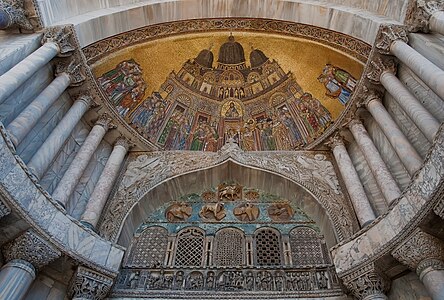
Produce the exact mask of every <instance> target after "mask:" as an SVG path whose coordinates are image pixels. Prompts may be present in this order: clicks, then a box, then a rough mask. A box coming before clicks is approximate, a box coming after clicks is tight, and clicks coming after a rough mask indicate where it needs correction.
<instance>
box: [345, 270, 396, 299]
mask: <svg viewBox="0 0 444 300" xmlns="http://www.w3.org/2000/svg"><path fill="white" fill-rule="evenodd" d="M343 281H344V285H345V286H346V287H347V288H348V289H349V290H350V292H352V293H353V295H355V297H357V298H358V299H359V300H370V299H373V298H376V297H378V298H377V299H381V298H382V299H387V298H386V296H385V292H386V291H387V290H388V289H389V287H390V281H389V280H388V278H387V276H385V274H384V273H383V272H382V271H380V269H379V268H378V267H376V266H375V265H374V264H369V265H366V266H364V267H362V269H360V270H359V271H356V272H354V273H351V274H349V275H347V276H345V277H344V278H343Z"/></svg>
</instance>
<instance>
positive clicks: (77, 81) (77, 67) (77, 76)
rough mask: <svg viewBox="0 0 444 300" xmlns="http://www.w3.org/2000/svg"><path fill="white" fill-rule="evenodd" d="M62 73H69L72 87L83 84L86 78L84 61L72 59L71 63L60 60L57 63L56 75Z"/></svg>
mask: <svg viewBox="0 0 444 300" xmlns="http://www.w3.org/2000/svg"><path fill="white" fill-rule="evenodd" d="M62 73H66V74H68V76H69V78H70V86H71V87H77V86H81V85H82V84H83V82H84V81H85V80H86V75H85V70H84V66H83V65H82V63H77V62H76V61H75V60H72V61H71V62H70V63H69V64H67V63H65V62H59V63H58V64H57V65H56V70H55V75H56V76H59V75H61V74H62Z"/></svg>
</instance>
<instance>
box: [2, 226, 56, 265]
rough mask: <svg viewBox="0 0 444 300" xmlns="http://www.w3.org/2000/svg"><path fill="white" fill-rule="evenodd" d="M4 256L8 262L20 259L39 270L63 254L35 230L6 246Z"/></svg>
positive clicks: (27, 232)
mask: <svg viewBox="0 0 444 300" xmlns="http://www.w3.org/2000/svg"><path fill="white" fill-rule="evenodd" d="M3 255H4V257H5V259H6V260H7V261H12V260H15V259H20V260H24V261H27V262H29V263H31V264H32V265H33V266H34V267H35V268H36V269H39V268H41V267H44V266H46V265H47V264H49V263H50V262H52V261H53V260H55V259H56V258H58V257H59V256H60V255H61V253H60V251H58V250H57V249H56V248H54V246H52V245H51V244H50V243H49V242H47V241H46V240H44V239H43V238H41V237H40V236H38V235H37V234H36V233H35V232H34V231H33V230H28V231H26V232H25V233H23V234H22V235H20V236H19V237H17V238H16V239H15V240H13V241H11V242H9V243H8V244H6V245H5V246H4V247H3Z"/></svg>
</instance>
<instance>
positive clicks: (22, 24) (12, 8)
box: [0, 0, 33, 30]
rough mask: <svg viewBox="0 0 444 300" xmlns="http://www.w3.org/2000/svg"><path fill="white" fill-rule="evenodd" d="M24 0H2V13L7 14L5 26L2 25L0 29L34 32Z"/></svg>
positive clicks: (0, 8) (0, 7)
mask: <svg viewBox="0 0 444 300" xmlns="http://www.w3.org/2000/svg"><path fill="white" fill-rule="evenodd" d="M24 2H25V1H24V0H0V11H1V12H4V14H6V20H5V24H0V29H7V28H11V27H19V28H21V29H25V30H33V26H32V24H31V22H30V21H29V20H28V16H27V13H26V11H25V9H24Z"/></svg>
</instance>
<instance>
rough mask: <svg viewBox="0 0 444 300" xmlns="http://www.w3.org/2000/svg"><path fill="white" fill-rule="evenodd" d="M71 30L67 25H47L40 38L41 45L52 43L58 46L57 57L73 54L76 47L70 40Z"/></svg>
mask: <svg viewBox="0 0 444 300" xmlns="http://www.w3.org/2000/svg"><path fill="white" fill-rule="evenodd" d="M71 38H72V32H71V30H69V28H68V27H59V26H57V27H49V28H47V29H46V30H45V33H44V35H43V38H42V45H43V44H45V43H54V44H57V47H59V53H58V56H59V57H67V56H70V55H72V54H73V52H74V51H75V50H76V47H75V46H74V45H73V44H75V43H74V42H72V41H71Z"/></svg>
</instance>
